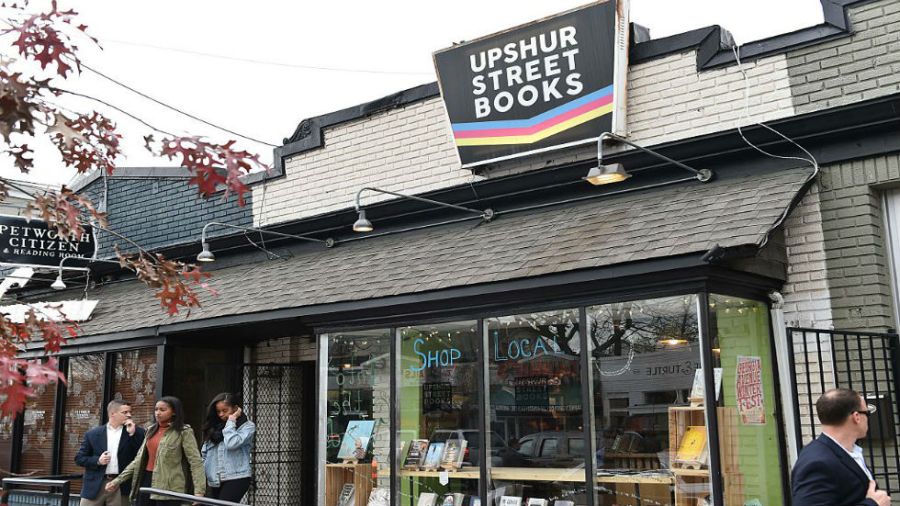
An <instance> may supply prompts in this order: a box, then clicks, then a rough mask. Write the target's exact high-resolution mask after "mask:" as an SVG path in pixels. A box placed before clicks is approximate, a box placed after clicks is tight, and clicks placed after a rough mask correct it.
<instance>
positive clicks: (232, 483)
mask: <svg viewBox="0 0 900 506" xmlns="http://www.w3.org/2000/svg"><path fill="white" fill-rule="evenodd" d="M249 488H250V478H238V479H236V480H228V481H222V482H221V484H220V486H218V487H208V490H207V494H206V495H207V496H208V497H210V498H212V499H221V500H223V501H231V502H241V499H242V498H243V497H244V494H246V493H247V490H248V489H249Z"/></svg>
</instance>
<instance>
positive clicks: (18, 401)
mask: <svg viewBox="0 0 900 506" xmlns="http://www.w3.org/2000/svg"><path fill="white" fill-rule="evenodd" d="M0 395H6V399H4V400H3V403H2V404H0V412H3V413H4V414H7V415H8V414H13V413H20V412H21V411H22V410H23V409H25V401H27V400H28V398H29V397H34V390H33V389H32V388H30V387H27V386H25V385H23V384H22V383H12V384H10V385H3V386H2V387H0Z"/></svg>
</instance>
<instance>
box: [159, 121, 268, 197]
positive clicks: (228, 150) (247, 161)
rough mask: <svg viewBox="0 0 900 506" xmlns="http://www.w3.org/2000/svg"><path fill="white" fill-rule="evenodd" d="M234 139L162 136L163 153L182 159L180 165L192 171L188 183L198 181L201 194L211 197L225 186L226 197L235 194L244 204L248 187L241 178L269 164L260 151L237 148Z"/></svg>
mask: <svg viewBox="0 0 900 506" xmlns="http://www.w3.org/2000/svg"><path fill="white" fill-rule="evenodd" d="M234 143H235V141H228V142H226V143H225V144H215V143H212V142H208V141H206V140H204V139H203V138H202V137H191V136H186V137H170V138H166V139H163V140H162V149H161V151H160V154H162V155H164V156H167V157H169V159H170V160H172V159H175V158H180V159H181V165H182V166H184V167H185V168H187V169H188V170H189V171H190V172H191V173H192V174H193V176H192V177H191V179H190V181H189V183H190V184H195V185H197V189H198V191H199V192H200V195H202V196H204V197H209V196H210V195H212V194H214V193H216V192H217V191H219V190H220V189H224V196H223V197H224V198H225V199H227V198H228V196H229V195H231V194H232V193H233V194H236V195H237V198H238V204H239V205H241V206H243V205H244V204H245V201H244V193H245V192H246V191H247V190H248V187H247V185H246V184H244V182H243V181H242V180H241V178H242V177H243V176H245V175H247V174H249V173H250V171H251V170H254V169H265V170H268V167H267V166H266V165H265V164H263V163H262V162H261V161H260V160H259V155H254V154H251V153H250V152H249V151H238V150H235V149H234V148H233V146H234ZM220 187H224V188H220Z"/></svg>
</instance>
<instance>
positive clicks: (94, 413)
mask: <svg viewBox="0 0 900 506" xmlns="http://www.w3.org/2000/svg"><path fill="white" fill-rule="evenodd" d="M105 362H106V361H105V360H104V356H103V355H81V356H77V357H72V358H70V359H69V371H68V373H67V374H66V379H67V380H68V387H67V388H66V411H65V421H64V423H65V427H64V429H63V431H62V433H61V435H60V436H61V437H62V455H61V456H60V463H61V472H62V474H81V473H83V472H84V468H83V467H80V466H77V465H76V464H75V453H76V452H78V448H80V447H81V441H82V439H83V438H84V433H85V432H87V431H88V430H90V429H92V428H94V427H96V426H97V425H100V423H101V422H102V421H103V410H104V409H106V407H105V406H104V405H103V370H104V365H105ZM80 486H81V481H78V482H76V483H75V485H73V487H75V489H76V490H77V489H78V488H77V487H80Z"/></svg>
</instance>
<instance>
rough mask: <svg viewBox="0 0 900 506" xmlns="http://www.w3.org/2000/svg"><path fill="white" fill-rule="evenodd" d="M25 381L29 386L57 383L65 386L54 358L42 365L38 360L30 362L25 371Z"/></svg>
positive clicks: (57, 362) (64, 379) (63, 377)
mask: <svg viewBox="0 0 900 506" xmlns="http://www.w3.org/2000/svg"><path fill="white" fill-rule="evenodd" d="M25 381H26V382H27V383H28V385H29V386H34V385H49V384H51V383H56V382H57V381H58V382H60V383H63V384H65V382H66V377H65V375H64V374H63V373H62V372H60V370H59V361H58V360H56V359H55V358H49V359H47V363H46V364H43V363H41V362H40V361H39V360H30V361H28V365H27V367H26V369H25Z"/></svg>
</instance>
